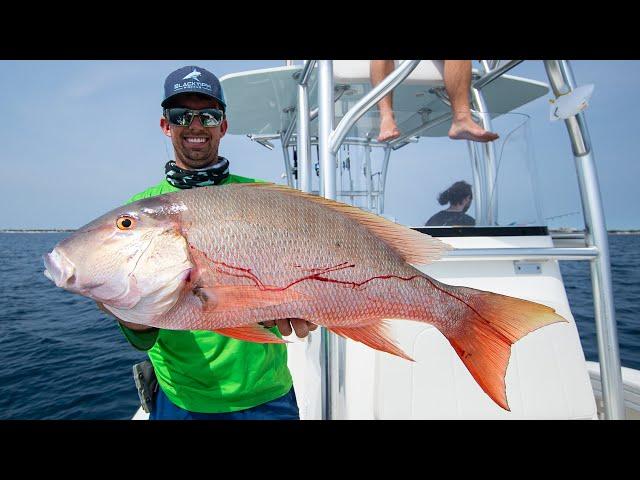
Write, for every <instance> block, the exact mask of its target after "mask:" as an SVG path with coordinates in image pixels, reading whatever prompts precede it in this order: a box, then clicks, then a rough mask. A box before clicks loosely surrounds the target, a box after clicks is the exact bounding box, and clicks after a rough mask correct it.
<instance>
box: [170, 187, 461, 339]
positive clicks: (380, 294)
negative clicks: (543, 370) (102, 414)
mask: <svg viewBox="0 0 640 480" xmlns="http://www.w3.org/2000/svg"><path fill="white" fill-rule="evenodd" d="M166 197H169V196H166ZM171 197H172V200H173V199H175V200H178V201H181V202H184V205H185V206H186V207H187V209H186V210H185V211H183V212H182V213H181V219H182V223H183V225H184V230H185V231H184V233H185V236H186V238H187V240H188V242H189V244H190V245H191V246H192V247H194V248H195V249H197V250H199V251H201V252H203V253H204V254H205V255H206V257H207V258H208V259H209V262H208V263H209V265H208V267H210V268H211V272H212V273H211V275H207V276H206V277H205V283H207V284H209V283H210V282H211V283H216V284H222V285H257V286H258V287H260V288H265V289H284V288H285V287H286V286H287V285H290V284H293V285H291V286H290V287H288V288H290V289H293V290H294V291H295V292H298V293H301V294H303V295H305V296H306V297H305V299H304V300H300V301H294V302H291V303H285V304H280V305H274V306H268V307H260V308H253V309H248V310H242V311H237V312H220V313H216V312H213V313H208V314H207V315H206V318H204V317H205V316H204V315H203V312H202V308H201V301H200V299H198V298H196V297H195V296H193V295H192V294H190V293H188V294H187V295H186V296H185V298H184V300H183V301H181V302H180V303H179V305H177V307H176V308H174V309H173V310H172V311H171V312H170V314H168V315H165V317H164V318H163V319H161V324H162V325H163V326H165V328H167V327H168V328H171V327H170V325H173V326H174V328H175V327H177V326H178V324H179V325H180V328H185V327H186V328H188V329H194V330H197V329H203V328H207V329H209V328H211V329H213V328H221V327H229V326H238V325H243V324H249V323H255V322H258V321H264V320H268V319H275V318H290V317H298V318H304V319H307V320H309V321H312V322H314V323H317V324H320V325H325V326H359V325H364V324H367V323H371V322H374V321H377V320H380V319H382V318H394V317H396V318H407V319H409V318H416V319H418V318H422V319H424V318H425V315H429V313H428V312H425V311H424V308H423V307H418V306H419V305H421V304H424V302H423V301H421V300H420V297H421V296H423V295H425V293H428V294H429V295H431V294H432V295H434V296H435V298H433V299H432V300H431V301H430V302H429V303H430V304H431V305H433V306H434V308H435V309H436V311H433V312H432V314H433V317H434V319H436V318H439V321H440V322H442V319H447V318H451V315H443V313H446V312H447V310H446V309H447V305H448V304H449V303H451V299H450V298H448V297H446V295H444V294H443V293H442V292H441V291H439V290H438V289H436V288H433V286H432V284H431V283H430V281H429V280H427V279H428V277H425V275H423V274H421V273H420V272H419V271H418V270H416V269H415V268H413V267H412V266H411V265H409V264H407V263H406V262H405V261H404V260H403V259H402V258H401V257H400V256H399V255H398V254H397V253H395V251H393V250H392V249H391V248H390V247H388V246H387V245H386V244H385V243H384V242H382V241H381V240H380V239H379V238H378V237H376V236H375V235H373V234H372V233H370V232H369V230H367V228H365V227H363V226H362V225H361V224H359V223H358V222H357V221H355V220H354V219H352V218H350V217H348V216H347V215H344V214H342V213H340V212H337V211H334V210H332V209H330V208H327V207H325V206H323V205H321V204H319V203H316V202H313V201H310V200H306V199H303V198H298V197H291V196H289V195H287V194H284V193H281V192H278V191H272V190H269V189H266V188H262V187H247V186H235V185H234V186H226V187H217V188H203V189H197V190H193V191H190V192H189V194H188V195H181V193H177V194H172V195H171ZM301 239H305V240H304V241H301ZM331 268H333V269H334V270H333V271H331V272H328V273H322V271H323V269H331ZM243 269H244V270H250V272H247V271H243ZM314 269H315V270H314ZM223 272H226V273H223ZM314 273H315V274H316V275H317V276H319V277H321V278H322V279H329V280H333V281H341V282H351V283H355V284H360V283H363V282H366V283H364V284H363V285H362V286H359V287H358V286H355V287H354V286H353V285H350V284H338V283H332V282H330V281H321V280H319V279H305V280H301V279H302V278H304V277H305V276H306V277H308V276H310V275H313V274H314ZM232 274H235V275H237V276H233V275H232ZM384 276H392V277H400V278H375V277H384ZM425 278H426V279H425ZM368 280H369V281H368ZM367 281H368V282H367ZM295 282H297V283H295ZM419 284H421V285H419ZM425 284H426V285H425ZM425 287H426V288H427V289H428V290H427V291H425ZM414 305H415V306H414ZM437 310H441V311H437ZM429 316H431V315H429ZM445 321H446V320H445ZM185 323H186V325H185ZM447 323H449V322H448V321H447ZM454 323H455V322H454ZM451 326H453V325H451ZM438 327H439V328H441V327H445V328H446V327H447V326H445V325H439V326H438ZM441 329H442V328H441Z"/></svg>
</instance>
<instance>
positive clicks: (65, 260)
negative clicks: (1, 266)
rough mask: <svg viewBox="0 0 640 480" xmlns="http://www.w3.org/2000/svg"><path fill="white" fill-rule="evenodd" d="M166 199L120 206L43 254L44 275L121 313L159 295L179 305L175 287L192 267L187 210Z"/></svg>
mask: <svg viewBox="0 0 640 480" xmlns="http://www.w3.org/2000/svg"><path fill="white" fill-rule="evenodd" d="M162 197H163V196H160V197H154V198H150V199H145V200H141V201H138V202H135V203H132V204H130V205H128V206H124V207H120V208H116V209H114V210H112V211H111V212H109V213H106V214H105V215H103V216H101V217H99V218H97V219H96V220H94V221H92V222H91V223H89V224H87V225H85V226H84V227H82V228H80V229H79V230H77V231H76V232H75V233H74V234H72V235H71V236H70V237H68V238H66V239H64V240H63V241H61V242H60V243H58V244H57V245H56V246H55V248H54V249H53V251H51V253H48V254H45V255H44V264H45V267H46V269H45V272H44V274H45V276H46V277H47V278H49V279H50V280H52V281H53V282H54V283H55V284H56V285H57V286H58V287H61V288H64V289H65V290H68V291H70V292H73V293H79V294H81V295H84V296H86V297H89V298H92V299H93V300H96V301H98V302H101V303H103V304H105V305H108V306H112V307H116V308H119V309H131V308H133V307H135V306H136V305H137V304H138V303H139V302H140V300H141V299H143V298H146V297H150V296H153V295H159V293H158V292H160V291H162V292H164V293H163V296H166V295H168V294H170V295H173V297H172V298H173V300H174V303H175V298H174V297H175V292H174V287H175V288H176V289H177V288H179V286H180V285H181V284H182V283H183V282H184V281H185V280H186V279H187V278H188V276H189V272H190V270H191V268H192V264H191V261H190V256H189V248H188V244H187V241H186V239H185V237H184V236H183V234H182V228H181V226H182V223H181V215H180V214H181V212H182V210H184V209H185V208H186V207H184V205H181V204H180V203H179V202H177V203H176V202H171V201H167V200H165V199H162ZM165 300H166V299H165ZM169 303H171V302H168V303H167V302H166V301H165V302H164V303H163V305H165V306H168V304H169ZM160 313H161V312H160Z"/></svg>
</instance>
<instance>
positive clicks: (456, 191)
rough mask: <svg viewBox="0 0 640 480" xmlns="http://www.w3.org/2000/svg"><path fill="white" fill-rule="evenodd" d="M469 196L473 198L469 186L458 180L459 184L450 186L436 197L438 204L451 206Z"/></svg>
mask: <svg viewBox="0 0 640 480" xmlns="http://www.w3.org/2000/svg"><path fill="white" fill-rule="evenodd" d="M469 196H471V198H473V193H472V192H471V185H469V184H468V183H467V182H465V181H464V180H460V181H459V182H456V183H454V184H453V185H451V186H450V187H449V188H448V189H446V190H445V191H444V192H442V193H441V194H440V195H439V196H438V203H439V204H440V205H444V204H446V203H451V205H458V204H460V203H462V201H463V200H464V199H465V198H467V197H469Z"/></svg>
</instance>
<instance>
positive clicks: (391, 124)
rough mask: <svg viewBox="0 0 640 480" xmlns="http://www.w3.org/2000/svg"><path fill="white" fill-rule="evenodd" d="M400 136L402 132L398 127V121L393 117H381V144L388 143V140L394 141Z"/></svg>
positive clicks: (379, 136) (379, 137)
mask: <svg viewBox="0 0 640 480" xmlns="http://www.w3.org/2000/svg"><path fill="white" fill-rule="evenodd" d="M399 136H400V130H398V126H397V125H396V121H395V119H394V118H393V116H386V115H385V116H381V117H380V135H378V141H379V142H386V141H387V140H393V139H394V138H398V137H399Z"/></svg>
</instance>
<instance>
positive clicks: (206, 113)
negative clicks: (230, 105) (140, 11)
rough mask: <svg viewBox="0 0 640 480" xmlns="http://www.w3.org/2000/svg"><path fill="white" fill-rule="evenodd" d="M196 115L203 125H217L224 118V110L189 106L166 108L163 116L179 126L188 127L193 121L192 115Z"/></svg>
mask: <svg viewBox="0 0 640 480" xmlns="http://www.w3.org/2000/svg"><path fill="white" fill-rule="evenodd" d="M196 115H198V116H199V117H200V123H201V124H202V126H203V127H217V126H218V125H220V124H221V123H222V120H224V112H223V111H222V110H218V109H217V108H203V109H202V110H191V109H189V108H167V109H166V110H165V111H164V116H165V117H166V118H167V119H168V120H169V123H171V124H173V125H178V126H180V127H188V126H189V125H191V122H192V121H193V117H195V116H196Z"/></svg>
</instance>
